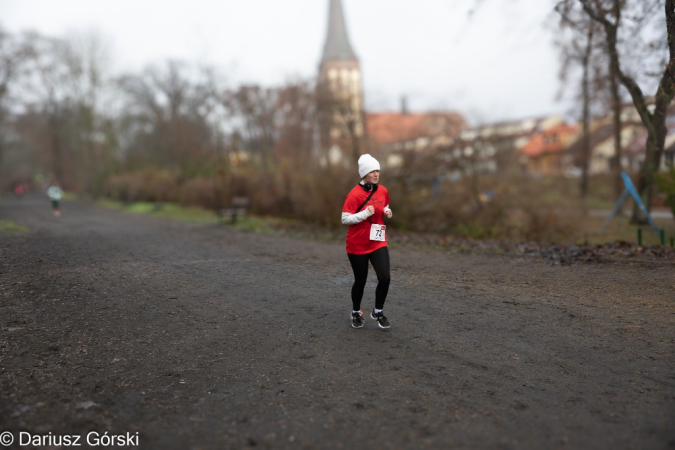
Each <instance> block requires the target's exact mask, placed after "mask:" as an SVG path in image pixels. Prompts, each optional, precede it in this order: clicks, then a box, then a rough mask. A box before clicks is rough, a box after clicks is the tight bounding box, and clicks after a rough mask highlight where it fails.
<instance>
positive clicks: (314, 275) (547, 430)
mask: <svg viewBox="0 0 675 450" xmlns="http://www.w3.org/2000/svg"><path fill="white" fill-rule="evenodd" d="M63 209H64V213H63V215H62V216H61V217H60V218H58V219H57V218H55V217H53V216H52V215H51V212H50V210H49V203H48V201H47V199H46V197H45V198H42V197H26V198H24V199H22V200H17V199H14V198H8V197H6V198H5V199H3V200H0V220H12V221H14V222H17V223H19V224H22V225H25V226H27V227H28V228H29V231H28V232H27V233H23V234H12V233H7V232H5V233H3V234H0V272H1V273H0V432H3V431H9V432H10V433H12V436H14V437H16V439H15V442H14V444H12V446H11V447H10V448H25V447H20V446H19V445H18V444H19V442H18V441H19V437H20V436H19V433H20V432H21V431H23V432H24V433H30V436H39V435H47V436H49V435H50V433H51V436H52V437H55V436H59V435H72V436H83V437H82V442H85V440H86V436H87V434H88V433H90V432H92V431H93V432H96V433H99V434H100V435H104V433H106V432H107V433H108V435H122V434H125V433H130V434H131V435H132V436H138V443H139V444H140V448H145V449H222V448H233V449H234V448H248V447H256V448H290V449H296V448H297V449H317V448H322V449H323V448H328V449H333V448H344V449H352V448H357V449H358V448H364V449H365V448H391V449H418V448H428V449H446V448H461V449H463V448H466V449H477V448H486V449H543V448H546V449H555V448H560V449H668V448H675V345H674V343H675V289H674V287H675V286H674V284H675V277H674V275H675V266H674V265H673V263H672V262H660V263H659V262H644V261H643V262H630V260H626V261H623V262H622V261H619V262H613V263H608V264H582V265H577V266H573V267H561V266H550V265H547V264H546V263H545V262H544V261H542V260H540V259H536V258H516V257H503V256H502V257H487V256H462V255H456V254H452V253H449V252H443V251H425V252H422V251H415V250H412V249H406V248H392V250H391V260H392V284H391V289H390V296H389V299H388V300H387V305H386V311H387V313H388V317H389V319H390V321H391V323H392V328H391V329H390V330H388V331H383V330H380V329H378V328H377V327H376V326H375V324H374V322H373V321H372V320H370V319H368V322H367V323H366V327H365V328H363V329H360V330H356V329H353V328H351V327H350V323H349V311H350V300H349V291H350V286H351V279H352V278H351V272H350V267H349V263H348V261H347V257H346V255H345V252H344V246H343V244H341V243H335V242H321V241H317V240H311V239H302V238H297V237H293V238H291V237H283V236H269V235H257V234H252V233H244V232H235V231H232V230H230V229H228V227H226V226H224V225H196V224H187V223H181V222H173V221H166V220H159V219H156V218H152V217H146V216H133V215H130V214H126V213H123V212H117V211H110V210H105V209H101V208H98V207H95V206H91V205H88V204H85V203H66V204H65V205H64V208H63ZM390 233H395V230H391V231H390ZM370 278H371V280H370V281H369V283H368V285H367V287H366V300H364V308H369V307H371V305H372V302H373V297H374V286H375V284H374V281H372V279H373V278H374V274H373V273H372V271H371V275H370ZM136 433H138V434H136ZM25 436H27V435H26V434H24V437H25ZM43 448H45V447H43ZM130 448H134V447H130Z"/></svg>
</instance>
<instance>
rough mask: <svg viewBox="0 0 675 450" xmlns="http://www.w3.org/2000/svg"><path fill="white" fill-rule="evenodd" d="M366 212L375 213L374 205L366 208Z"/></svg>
mask: <svg viewBox="0 0 675 450" xmlns="http://www.w3.org/2000/svg"><path fill="white" fill-rule="evenodd" d="M366 209H367V210H368V212H370V215H371V216H372V215H373V214H375V207H374V206H373V205H370V206H369V207H367V208H366Z"/></svg>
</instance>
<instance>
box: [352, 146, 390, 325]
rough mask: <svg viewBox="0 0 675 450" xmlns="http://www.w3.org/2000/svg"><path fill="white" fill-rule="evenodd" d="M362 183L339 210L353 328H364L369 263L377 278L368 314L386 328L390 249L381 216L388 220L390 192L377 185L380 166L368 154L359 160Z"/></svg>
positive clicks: (387, 322) (353, 190) (387, 323)
mask: <svg viewBox="0 0 675 450" xmlns="http://www.w3.org/2000/svg"><path fill="white" fill-rule="evenodd" d="M359 175H360V176H361V182H360V183H359V184H357V185H356V186H355V187H354V189H352V190H351V191H350V192H349V194H347V198H346V199H345V204H344V206H343V207H342V223H343V224H344V225H349V230H348V231H347V256H348V257H349V262H350V263H351V265H352V270H353V271H354V285H353V286H352V326H353V327H354V328H361V327H363V312H362V311H361V299H362V298H363V289H364V288H365V286H366V279H367V278H368V261H370V263H371V264H372V265H373V268H374V269H375V274H376V275H377V288H376V289H375V308H373V311H372V312H371V313H370V317H371V318H372V319H375V320H377V324H378V325H379V326H380V328H389V321H388V320H387V318H386V317H385V316H384V313H383V312H382V310H383V309H384V301H385V299H386V298H387V292H388V291H389V281H390V277H389V249H388V248H387V234H386V227H385V225H384V216H387V218H391V216H392V212H391V209H389V192H387V188H385V187H384V186H381V185H379V184H378V181H379V180H380V163H379V162H377V160H376V159H375V158H373V157H372V156H370V155H369V154H365V155H362V156H361V157H360V158H359Z"/></svg>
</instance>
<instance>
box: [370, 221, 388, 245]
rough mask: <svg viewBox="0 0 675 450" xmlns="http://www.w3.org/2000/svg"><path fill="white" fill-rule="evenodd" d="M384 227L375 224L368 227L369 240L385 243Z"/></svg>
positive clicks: (385, 227) (385, 228)
mask: <svg viewBox="0 0 675 450" xmlns="http://www.w3.org/2000/svg"><path fill="white" fill-rule="evenodd" d="M386 230H387V226H386V225H380V224H377V223H374V224H371V225H370V240H371V241H385V240H386Z"/></svg>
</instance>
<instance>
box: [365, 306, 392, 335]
mask: <svg viewBox="0 0 675 450" xmlns="http://www.w3.org/2000/svg"><path fill="white" fill-rule="evenodd" d="M370 318H371V319H373V320H377V317H375V316H374V315H373V312H372V311H371V312H370ZM377 326H378V327H380V328H382V329H383V330H388V329H389V328H391V325H389V326H388V327H383V326H382V324H381V323H380V321H379V320H377Z"/></svg>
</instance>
